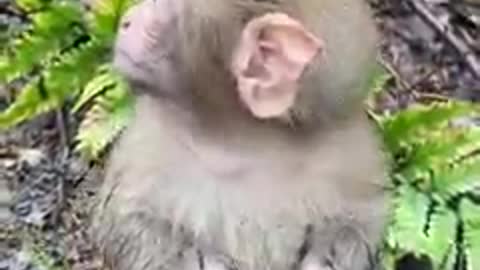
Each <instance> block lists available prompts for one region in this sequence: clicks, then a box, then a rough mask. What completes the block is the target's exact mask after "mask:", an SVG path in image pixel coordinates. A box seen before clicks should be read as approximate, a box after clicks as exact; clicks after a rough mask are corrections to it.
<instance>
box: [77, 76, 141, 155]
mask: <svg viewBox="0 0 480 270" xmlns="http://www.w3.org/2000/svg"><path fill="white" fill-rule="evenodd" d="M94 102H95V104H94V105H93V106H92V108H91V109H90V110H89V111H88V112H87V114H86V116H85V118H84V119H83V121H82V123H81V125H80V129H79V132H78V134H77V136H76V141H77V142H78V144H77V147H76V149H77V151H79V152H81V153H83V154H84V155H85V156H86V157H87V158H88V159H97V158H98V157H99V155H100V154H101V153H102V152H103V150H105V148H106V147H107V146H108V145H109V144H110V143H111V142H112V141H114V139H115V138H116V137H117V136H118V135H119V133H120V132H121V131H122V130H123V129H124V128H125V127H126V126H127V125H128V123H129V122H130V118H131V116H132V115H133V100H132V97H131V96H130V94H129V92H128V91H127V86H126V85H125V84H124V83H123V82H122V81H120V80H118V81H117V83H116V85H115V87H113V88H109V89H108V90H107V92H106V93H105V94H104V95H101V96H98V97H96V98H95V101H94Z"/></svg>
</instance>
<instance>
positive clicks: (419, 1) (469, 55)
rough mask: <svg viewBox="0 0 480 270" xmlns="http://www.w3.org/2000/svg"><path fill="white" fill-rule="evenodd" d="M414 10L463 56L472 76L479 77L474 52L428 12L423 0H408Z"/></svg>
mask: <svg viewBox="0 0 480 270" xmlns="http://www.w3.org/2000/svg"><path fill="white" fill-rule="evenodd" d="M409 2H410V4H411V6H412V7H413V9H414V10H415V12H416V13H417V14H418V15H419V16H420V17H421V18H422V19H423V20H424V21H425V22H426V23H428V24H429V25H430V26H431V27H433V29H434V30H435V31H437V32H438V33H439V34H440V35H441V36H442V37H443V38H444V39H445V40H446V41H447V42H448V43H449V44H450V45H451V46H452V47H453V48H454V49H455V50H456V51H457V53H458V54H460V56H461V57H464V59H465V63H466V64H467V66H468V68H469V69H470V72H471V73H472V75H473V76H475V77H476V78H478V79H480V62H479V61H478V59H477V57H476V56H475V53H474V52H473V51H472V49H470V47H469V46H468V45H467V44H465V42H464V41H463V40H461V39H460V38H458V37H457V36H456V35H455V33H453V31H452V30H451V29H450V28H449V27H448V26H447V25H446V24H445V23H443V22H441V21H439V20H438V19H437V18H436V17H435V15H433V14H432V12H430V10H429V9H428V8H427V6H426V4H425V2H424V1H423V0H409Z"/></svg>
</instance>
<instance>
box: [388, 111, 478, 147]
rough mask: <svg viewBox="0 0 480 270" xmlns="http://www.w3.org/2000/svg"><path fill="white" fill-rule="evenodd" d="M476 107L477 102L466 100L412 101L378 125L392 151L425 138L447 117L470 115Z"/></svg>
mask: <svg viewBox="0 0 480 270" xmlns="http://www.w3.org/2000/svg"><path fill="white" fill-rule="evenodd" d="M478 111H479V108H478V107H477V106H475V105H474V104H472V103H467V102H445V103H434V104H432V105H428V106H425V105H415V106H412V107H411V108H409V109H408V110H405V111H402V112H400V113H398V114H396V115H394V116H388V117H384V118H383V119H382V120H381V123H380V127H381V129H382V133H383V136H384V142H385V145H386V147H387V149H388V150H389V151H390V152H391V153H393V154H395V153H398V152H400V151H401V149H402V148H403V147H405V146H408V145H410V146H411V145H414V144H415V142H418V141H421V140H425V139H426V138H428V136H430V135H431V134H432V133H433V132H434V131H435V130H438V129H441V128H443V127H445V126H447V125H448V124H449V123H450V121H452V120H454V119H456V118H460V117H468V116H471V115H473V114H475V113H476V112H478Z"/></svg>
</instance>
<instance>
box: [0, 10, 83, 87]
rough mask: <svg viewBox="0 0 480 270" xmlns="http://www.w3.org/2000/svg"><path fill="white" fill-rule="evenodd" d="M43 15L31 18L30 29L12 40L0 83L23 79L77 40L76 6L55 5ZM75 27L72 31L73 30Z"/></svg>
mask: <svg viewBox="0 0 480 270" xmlns="http://www.w3.org/2000/svg"><path fill="white" fill-rule="evenodd" d="M54 3H57V4H55V5H54V4H52V5H50V6H49V7H48V8H46V9H45V10H44V11H42V12H38V13H35V14H33V15H31V17H32V22H33V24H32V29H31V30H30V31H28V32H24V33H23V35H22V36H21V37H20V38H18V39H15V40H14V41H13V42H12V44H11V46H10V47H11V48H10V49H9V50H8V51H10V52H11V53H8V51H7V52H6V55H3V58H5V62H7V65H6V66H4V65H2V66H1V68H0V81H2V82H5V83H8V82H10V81H11V80H13V79H15V78H17V77H19V76H22V75H25V74H27V73H29V72H30V71H32V70H34V69H35V68H36V67H37V66H44V65H45V61H48V60H49V59H50V58H51V57H53V56H55V55H57V54H58V53H59V52H60V51H61V50H62V49H63V48H64V47H67V46H69V45H70V44H71V43H73V41H74V40H75V39H76V38H78V37H79V36H80V35H81V34H82V31H80V30H79V29H78V26H79V25H81V19H82V13H81V9H80V7H79V4H78V3H75V2H67V1H61V2H54ZM75 25H76V26H77V28H76V27H74V26H75Z"/></svg>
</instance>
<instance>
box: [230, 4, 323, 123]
mask: <svg viewBox="0 0 480 270" xmlns="http://www.w3.org/2000/svg"><path fill="white" fill-rule="evenodd" d="M322 48H323V44H322V41H321V40H320V39H318V38H317V37H315V36H314V35H313V34H312V33H310V32H309V31H307V29H305V27H304V26H303V25H302V24H301V23H300V22H298V21H296V20H294V19H293V18H291V17H289V16H287V15H286V14H283V13H271V14H267V15H264V16H262V17H259V18H255V19H252V20H251V21H250V22H249V23H248V24H247V25H246V26H245V28H244V29H243V32H242V36H241V38H240V41H239V44H238V45H237V48H236V50H235V52H234V55H233V60H232V72H233V74H234V76H235V77H236V79H237V84H238V89H237V90H238V91H239V96H240V98H241V100H242V102H243V103H244V104H245V105H246V106H247V107H248V109H249V110H250V111H251V112H252V113H253V115H254V116H256V117H258V118H271V117H278V116H281V115H282V114H283V113H285V112H286V111H287V110H288V109H289V108H290V107H291V106H292V105H293V104H294V102H295V97H296V95H297V92H298V90H299V85H298V82H299V79H300V77H301V76H302V73H303V71H304V70H305V68H306V66H307V65H308V64H309V63H310V62H311V61H312V60H313V59H314V58H315V56H316V55H317V54H318V53H319V52H321V51H322Z"/></svg>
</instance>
